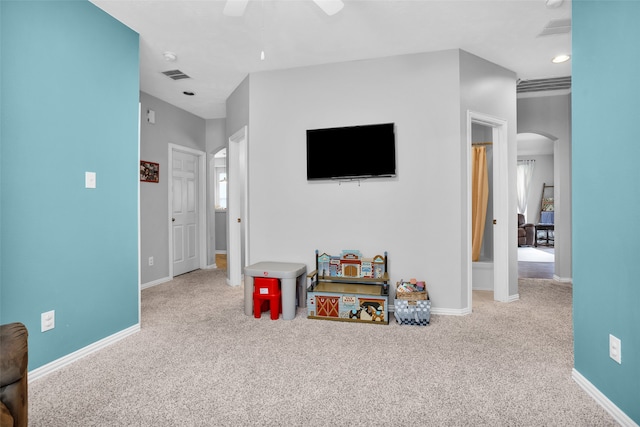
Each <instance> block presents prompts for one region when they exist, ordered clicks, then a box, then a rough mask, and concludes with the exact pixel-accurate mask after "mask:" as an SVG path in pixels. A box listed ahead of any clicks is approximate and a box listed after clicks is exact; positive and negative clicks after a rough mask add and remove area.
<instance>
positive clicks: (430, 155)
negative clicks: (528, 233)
mask: <svg viewBox="0 0 640 427" xmlns="http://www.w3.org/2000/svg"><path fill="white" fill-rule="evenodd" d="M460 57H461V51H459V50H450V51H443V52H435V53H424V54H415V55H405V56H399V57H393V58H383V59H376V60H367V61H357V62H349V63H340V64H332V65H323V66H316V67H307V68H298V69H292V70H284V71H271V72H262V73H256V74H253V75H251V76H250V83H251V86H250V96H249V98H250V101H249V102H250V108H249V110H250V111H249V114H246V112H245V111H244V110H243V109H242V108H241V107H238V108H237V110H238V114H243V115H245V118H247V122H248V124H249V135H250V138H249V230H250V248H249V260H248V262H249V263H254V262H259V261H265V260H272V261H291V262H303V263H305V264H307V266H308V267H309V268H313V267H314V266H315V260H314V251H315V249H319V250H321V251H325V252H328V253H336V252H338V251H340V250H341V249H360V250H361V251H362V252H363V253H364V254H365V255H366V256H372V255H375V254H377V253H381V252H383V251H388V253H389V273H390V276H391V280H392V282H393V283H395V282H396V281H398V280H400V279H406V278H410V277H416V278H418V279H423V280H426V281H427V284H428V287H429V290H430V293H431V297H432V299H433V304H434V307H440V308H444V309H451V310H462V309H465V308H466V305H467V303H468V301H466V290H465V291H464V295H463V288H462V286H463V280H466V267H464V268H463V265H462V257H461V254H462V253H463V249H462V246H461V245H462V242H463V231H464V230H463V227H462V226H461V223H462V221H463V209H466V208H467V206H466V205H465V206H463V203H466V202H463V200H466V198H465V197H462V195H461V188H462V182H463V179H466V172H464V174H463V172H462V170H461V168H462V164H463V160H462V152H463V150H462V145H461V144H462V141H463V138H465V139H464V143H465V144H466V118H463V114H461V101H460V99H461V94H460V80H461V76H460V70H459V69H460ZM476 58H477V57H473V59H472V60H470V59H469V58H466V60H467V61H468V62H471V63H473V65H474V66H477V65H479V64H480V63H481V62H482V60H480V59H479V58H477V59H476ZM487 64H488V65H487V67H486V68H485V70H491V69H494V70H495V69H500V67H497V66H495V65H494V64H490V63H487ZM500 70H503V69H500ZM512 74H513V73H511V74H510V75H512ZM474 76H475V74H474V72H473V71H471V72H469V73H468V74H467V76H466V79H467V80H468V83H467V88H468V89H469V96H470V97H472V95H471V88H472V86H473V83H472V81H473V80H474V78H473V77H474ZM512 77H513V86H512V87H513V94H512V96H513V98H514V100H513V103H510V102H509V103H507V107H506V108H509V107H511V106H513V110H514V112H513V115H512V117H513V118H515V77H514V76H512ZM481 80H482V79H481ZM493 88H494V89H495V88H496V87H495V85H494V86H493ZM500 90H504V88H498V91H500ZM479 96H485V97H486V96H490V97H492V98H493V99H495V101H486V102H485V104H486V105H491V104H492V103H493V102H501V101H502V100H504V98H505V96H506V95H504V94H500V93H498V94H496V93H495V92H493V93H484V94H482V93H481V94H479ZM481 104H482V103H481ZM478 106H479V107H482V106H483V105H480V104H478ZM227 111H228V114H229V115H230V117H229V119H230V120H231V121H232V122H233V123H236V122H238V118H237V117H235V115H234V112H233V109H229V108H228V109H227ZM477 111H482V110H477ZM483 112H487V113H494V111H483ZM501 112H503V111H501ZM500 116H502V117H504V116H505V114H500ZM510 116H511V115H510ZM249 117H250V121H249V120H248V118H249ZM465 117H466V116H465ZM509 118H511V117H509ZM382 122H394V123H395V124H396V144H397V147H396V149H397V155H396V159H397V173H398V175H397V177H396V178H390V179H371V180H366V181H363V182H362V183H361V184H360V185H358V184H357V183H345V184H342V185H339V184H338V183H336V182H308V181H307V180H306V164H305V161H306V160H305V159H306V146H305V142H306V140H305V138H306V134H305V131H306V130H307V129H312V128H322V127H333V126H350V125H357V124H368V123H382ZM236 126H237V125H236ZM513 128H514V129H515V123H514V126H513ZM462 129H464V134H463V131H462ZM233 131H234V129H228V133H229V132H233ZM514 140H515V138H514ZM336 154H339V153H336ZM514 163H515V156H514ZM465 165H466V160H465ZM514 226H515V220H514ZM514 233H515V231H514ZM465 250H466V248H465ZM463 271H464V272H463Z"/></svg>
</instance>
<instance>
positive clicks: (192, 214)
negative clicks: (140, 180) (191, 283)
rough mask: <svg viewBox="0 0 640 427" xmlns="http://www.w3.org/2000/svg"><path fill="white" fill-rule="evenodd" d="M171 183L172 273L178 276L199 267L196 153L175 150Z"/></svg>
mask: <svg viewBox="0 0 640 427" xmlns="http://www.w3.org/2000/svg"><path fill="white" fill-rule="evenodd" d="M171 183H172V188H171V192H172V209H171V215H172V216H171V220H172V227H171V231H172V237H173V274H174V275H175V276H177V275H180V274H184V273H187V272H189V271H193V270H196V269H198V268H199V267H200V260H199V247H200V243H199V236H200V233H199V227H198V203H199V200H198V194H199V192H198V158H197V156H195V155H193V154H189V153H183V152H180V151H174V152H173V160H172V168H171Z"/></svg>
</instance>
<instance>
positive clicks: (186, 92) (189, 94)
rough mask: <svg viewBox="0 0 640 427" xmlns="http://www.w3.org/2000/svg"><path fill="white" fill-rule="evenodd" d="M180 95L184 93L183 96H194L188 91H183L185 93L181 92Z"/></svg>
mask: <svg viewBox="0 0 640 427" xmlns="http://www.w3.org/2000/svg"><path fill="white" fill-rule="evenodd" d="M182 93H184V94H185V95H187V96H193V95H195V92H189V91H187V90H185V91H184V92H182Z"/></svg>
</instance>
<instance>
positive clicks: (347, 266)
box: [307, 250, 389, 324]
mask: <svg viewBox="0 0 640 427" xmlns="http://www.w3.org/2000/svg"><path fill="white" fill-rule="evenodd" d="M307 277H308V278H309V279H310V282H311V283H310V285H309V287H308V289H307V312H308V316H307V317H308V318H309V319H324V320H339V321H344V322H363V323H377V324H388V323H389V308H388V304H389V275H388V273H387V253H386V252H385V253H384V255H376V256H374V257H373V258H364V257H363V256H362V254H361V253H360V251H357V250H343V251H342V252H341V254H340V255H339V256H332V255H328V254H326V253H322V254H319V252H318V251H316V269H315V271H312V272H311V273H309V274H308V275H307Z"/></svg>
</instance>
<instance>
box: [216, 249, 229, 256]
mask: <svg viewBox="0 0 640 427" xmlns="http://www.w3.org/2000/svg"><path fill="white" fill-rule="evenodd" d="M226 254H227V250H226V249H225V250H217V249H216V255H226Z"/></svg>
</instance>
